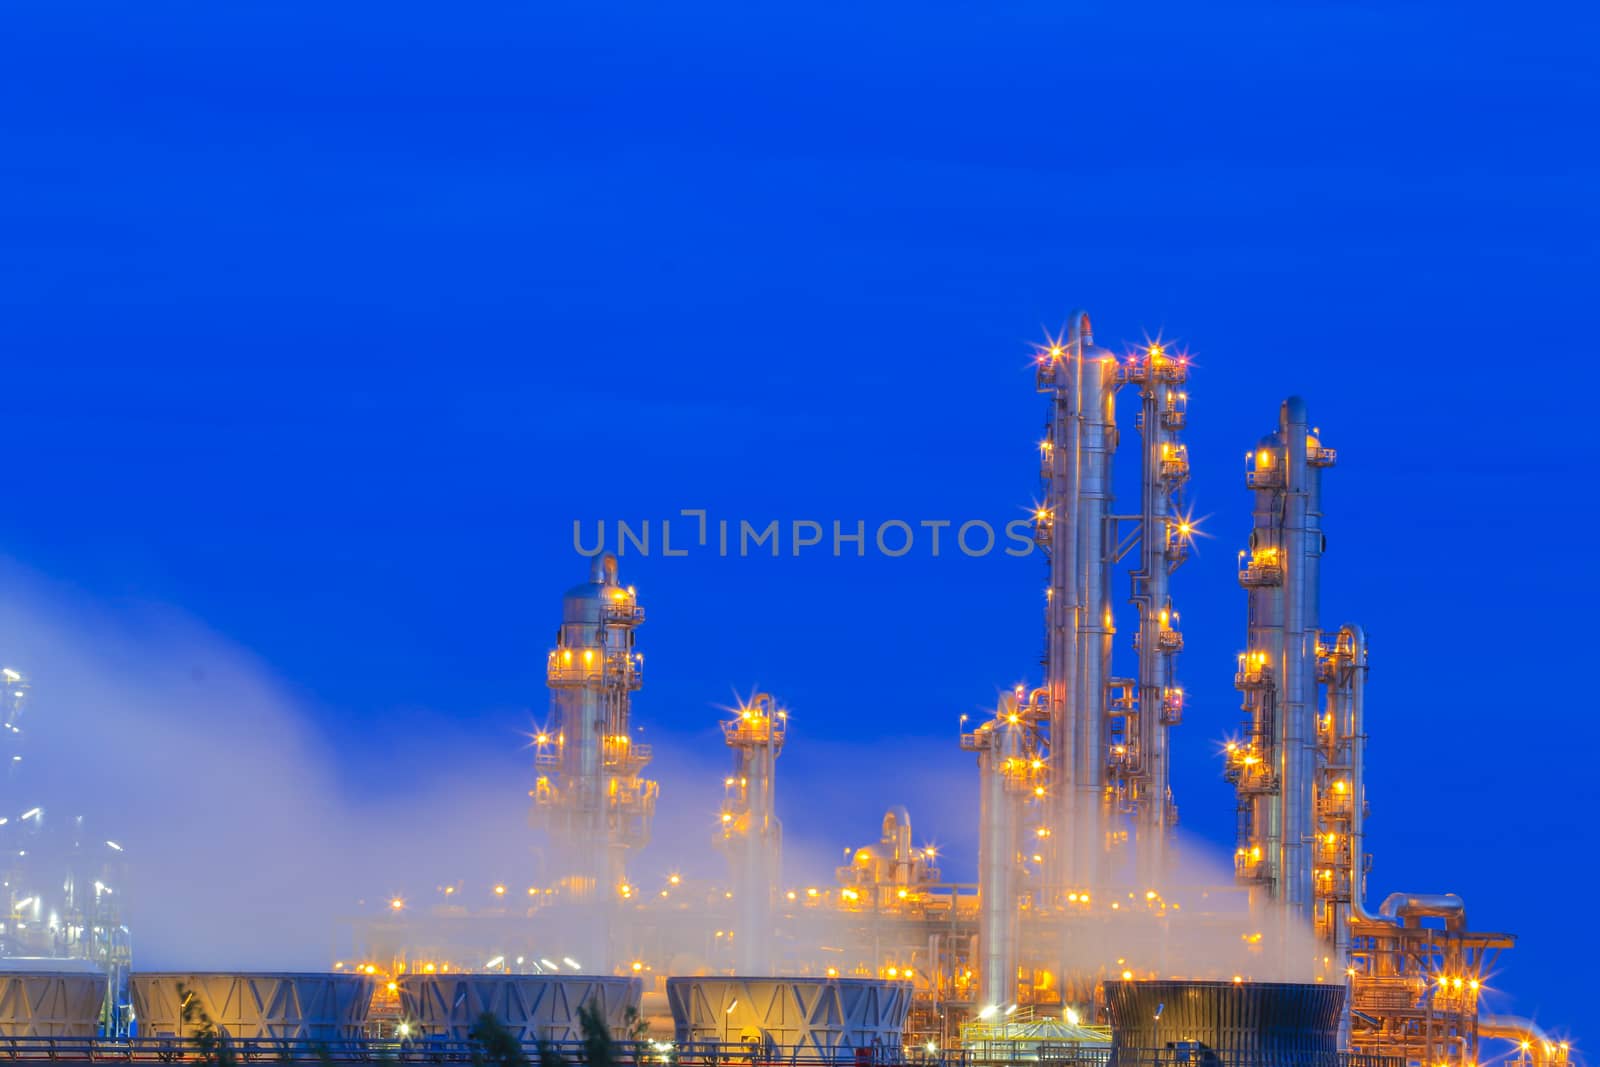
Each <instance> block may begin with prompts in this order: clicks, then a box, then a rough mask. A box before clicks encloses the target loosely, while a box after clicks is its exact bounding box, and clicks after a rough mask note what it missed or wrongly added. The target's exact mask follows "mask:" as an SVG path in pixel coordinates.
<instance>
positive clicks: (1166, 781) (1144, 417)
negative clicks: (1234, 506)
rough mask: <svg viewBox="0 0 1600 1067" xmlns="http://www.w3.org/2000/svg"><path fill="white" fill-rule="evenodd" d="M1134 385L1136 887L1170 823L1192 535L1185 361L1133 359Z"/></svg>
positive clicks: (1146, 355)
mask: <svg viewBox="0 0 1600 1067" xmlns="http://www.w3.org/2000/svg"><path fill="white" fill-rule="evenodd" d="M1125 374H1126V376H1127V377H1128V378H1129V380H1132V381H1137V382H1138V383H1139V387H1140V389H1139V395H1140V399H1141V402H1142V403H1141V409H1140V417H1139V427H1140V434H1141V437H1142V439H1143V453H1142V456H1143V459H1142V463H1141V464H1140V511H1139V531H1140V535H1139V558H1138V563H1137V565H1136V566H1135V568H1134V571H1133V574H1132V576H1131V577H1132V582H1133V596H1132V601H1133V604H1134V606H1135V607H1136V608H1137V610H1138V612H1139V641H1138V650H1139V672H1138V698H1137V702H1136V707H1137V708H1138V736H1137V744H1138V756H1139V762H1138V767H1139V773H1138V784H1139V794H1140V795H1139V798H1138V799H1139V804H1138V807H1137V812H1138V823H1137V833H1138V841H1139V850H1138V872H1139V878H1140V882H1141V884H1144V885H1154V884H1155V883H1156V882H1157V881H1159V880H1160V876H1161V867H1162V857H1163V855H1164V849H1165V844H1166V838H1167V834H1168V832H1169V830H1170V829H1171V824H1172V820H1173V814H1174V809H1173V806H1172V803H1171V788H1170V781H1171V773H1170V763H1169V759H1168V744H1167V732H1168V729H1169V727H1171V726H1172V725H1174V724H1175V723H1176V722H1177V721H1178V718H1179V714H1180V712H1181V708H1182V691H1181V690H1180V689H1179V688H1178V686H1177V685H1176V683H1175V681H1174V669H1173V666H1174V665H1173V661H1174V659H1175V657H1176V656H1177V653H1178V652H1179V651H1180V650H1181V649H1182V648H1183V636H1182V633H1181V631H1180V630H1179V629H1178V625H1177V623H1178V619H1177V614H1176V612H1175V611H1174V610H1173V607H1172V598H1171V588H1170V587H1171V583H1170V581H1169V578H1170V575H1171V572H1172V570H1173V569H1174V568H1175V567H1176V566H1177V565H1178V564H1179V563H1181V562H1182V560H1183V558H1184V557H1185V556H1186V555H1187V551H1188V540H1189V534H1190V530H1189V527H1188V521H1187V520H1186V519H1184V518H1183V517H1182V516H1181V515H1180V514H1179V513H1178V506H1179V503H1180V501H1181V494H1182V490H1183V487H1184V485H1185V483H1186V482H1187V481H1188V477H1189V457H1188V452H1187V450H1186V449H1185V447H1184V445H1183V444H1182V443H1181V442H1180V441H1179V439H1178V430H1179V429H1181V428H1182V426H1183V424H1184V420H1185V418H1186V413H1185V404H1184V402H1185V400H1186V399H1187V398H1186V395H1185V394H1183V393H1182V392H1181V388H1180V387H1181V386H1182V385H1183V383H1184V382H1185V381H1186V380H1187V378H1188V360H1187V357H1184V356H1182V355H1180V354H1177V353H1173V352H1169V351H1168V350H1167V349H1166V347H1165V346H1164V345H1162V344H1160V343H1155V344H1151V345H1149V346H1147V347H1146V348H1145V350H1144V351H1143V352H1142V353H1138V354H1136V355H1134V356H1133V357H1132V358H1131V359H1130V361H1129V363H1128V365H1127V368H1126V370H1125Z"/></svg>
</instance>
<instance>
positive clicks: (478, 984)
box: [395, 974, 641, 1043]
mask: <svg viewBox="0 0 1600 1067" xmlns="http://www.w3.org/2000/svg"><path fill="white" fill-rule="evenodd" d="M395 984H396V985H397V986H398V990H397V992H398V994H399V997H400V1017H401V1018H402V1019H404V1020H405V1026H406V1029H407V1031H408V1033H407V1036H410V1037H417V1038H428V1037H441V1038H446V1039H449V1040H453V1041H467V1040H469V1039H470V1038H471V1036H472V1029H473V1027H474V1026H476V1025H477V1022H478V1020H479V1019H480V1018H482V1017H483V1015H484V1014H485V1013H487V1014H490V1015H493V1016H494V1017H495V1018H496V1019H498V1020H499V1021H500V1023H501V1025H503V1026H505V1027H506V1029H507V1031H509V1032H510V1034H511V1035H512V1036H513V1037H516V1038H518V1039H519V1040H521V1041H525V1042H528V1043H533V1042H535V1041H579V1040H581V1039H582V1037H583V1031H582V1026H581V1024H580V1021H579V1019H578V1009H579V1008H583V1007H587V1008H589V1009H590V1010H592V1011H595V1012H597V1013H598V1014H599V1016H600V1017H601V1018H602V1019H604V1020H605V1021H606V1024H607V1025H608V1026H609V1027H610V1028H611V1032H612V1033H614V1034H618V1035H621V1034H623V1033H625V1032H626V1029H627V1026H628V1024H629V1020H630V1014H631V1013H632V1014H636V1013H637V1012H638V1009H639V992H640V985H641V983H640V981H639V979H637V978H612V977H604V978H595V977H592V976H583V975H559V974H557V975H551V974H404V975H401V976H400V977H399V979H398V981H397V982H396V983H395Z"/></svg>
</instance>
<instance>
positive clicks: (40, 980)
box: [0, 970, 106, 1038]
mask: <svg viewBox="0 0 1600 1067" xmlns="http://www.w3.org/2000/svg"><path fill="white" fill-rule="evenodd" d="M105 999H106V976H105V975H103V974H100V973H98V972H96V971H35V970H24V971H13V970H7V971H0V1037H85V1038H87V1037H93V1036H95V1032H96V1031H97V1030H98V1029H99V1027H100V1009H101V1007H102V1006H103V1005H104V1004H105Z"/></svg>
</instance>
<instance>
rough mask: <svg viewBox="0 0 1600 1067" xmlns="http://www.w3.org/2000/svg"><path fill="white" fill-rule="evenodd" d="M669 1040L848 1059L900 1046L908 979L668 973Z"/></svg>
mask: <svg viewBox="0 0 1600 1067" xmlns="http://www.w3.org/2000/svg"><path fill="white" fill-rule="evenodd" d="M667 1003H668V1004H669V1005H670V1006H671V1008H672V1023H673V1030H674V1039H675V1040H676V1042H677V1043H678V1045H679V1047H680V1048H682V1047H683V1046H685V1045H691V1044H699V1043H710V1044H746V1045H752V1044H753V1045H759V1046H761V1047H762V1048H763V1049H765V1050H766V1051H767V1053H768V1055H769V1056H777V1057H780V1058H781V1057H788V1058H790V1059H795V1058H799V1059H810V1060H815V1059H817V1058H818V1057H821V1058H822V1059H824V1060H830V1061H833V1062H841V1063H842V1062H851V1061H853V1060H854V1058H855V1050H856V1049H875V1050H878V1054H879V1055H880V1056H884V1055H887V1056H891V1057H893V1056H896V1055H898V1053H899V1052H900V1048H901V1041H902V1037H903V1034H904V1031H905V1025H906V1015H907V1014H908V1013H909V1012H910V1010H911V983H910V982H888V981H882V980H880V979H876V978H724V977H705V978H699V977H696V978H668V979H667Z"/></svg>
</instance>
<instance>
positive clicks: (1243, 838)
mask: <svg viewBox="0 0 1600 1067" xmlns="http://www.w3.org/2000/svg"><path fill="white" fill-rule="evenodd" d="M1283 441H1284V437H1283V432H1282V430H1281V429H1280V430H1279V431H1277V432H1275V433H1273V434H1271V435H1269V436H1267V437H1264V438H1262V439H1261V441H1260V442H1259V443H1258V444H1257V445H1256V447H1255V448H1253V449H1251V450H1250V451H1249V452H1248V453H1246V458H1245V484H1246V485H1247V486H1248V487H1249V489H1250V491H1251V495H1252V497H1253V499H1254V507H1253V509H1252V526H1251V530H1250V542H1249V547H1248V548H1247V549H1246V550H1245V551H1244V552H1241V553H1240V567H1239V584H1240V585H1242V586H1243V587H1244V589H1245V593H1246V597H1245V599H1246V610H1247V618H1246V635H1245V651H1244V652H1243V653H1242V654H1241V655H1240V656H1239V669H1238V673H1237V674H1236V675H1235V676H1234V685H1235V687H1236V688H1237V689H1239V691H1240V693H1241V694H1242V705H1241V706H1242V710H1243V711H1244V735H1243V736H1242V737H1240V738H1238V739H1237V740H1236V741H1234V742H1232V743H1230V744H1229V746H1228V763H1227V770H1226V777H1227V778H1228V780H1229V781H1231V782H1233V783H1234V786H1235V787H1236V788H1237V790H1238V794H1239V801H1238V811H1239V842H1238V850H1237V852H1236V853H1235V867H1236V871H1237V874H1238V877H1239V880H1240V881H1241V882H1243V883H1244V884H1246V885H1248V886H1249V887H1250V889H1251V905H1252V908H1253V909H1254V910H1257V911H1259V910H1261V908H1262V907H1263V906H1264V904H1265V901H1266V899H1277V898H1279V897H1280V896H1281V891H1282V885H1283V869H1282V859H1283V855H1282V842H1283V803H1282V801H1283V760H1282V755H1283V751H1284V746H1283V689H1284V679H1283V673H1282V672H1283V649H1284V641H1283V626H1284V612H1285V608H1284V604H1285V600H1286V587H1285V571H1286V566H1285V551H1284V544H1283V499H1282V490H1283V487H1284V485H1285V482H1286V475H1285V467H1286V465H1287V464H1286V462H1285V455H1286V453H1285V448H1284V443H1283Z"/></svg>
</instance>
